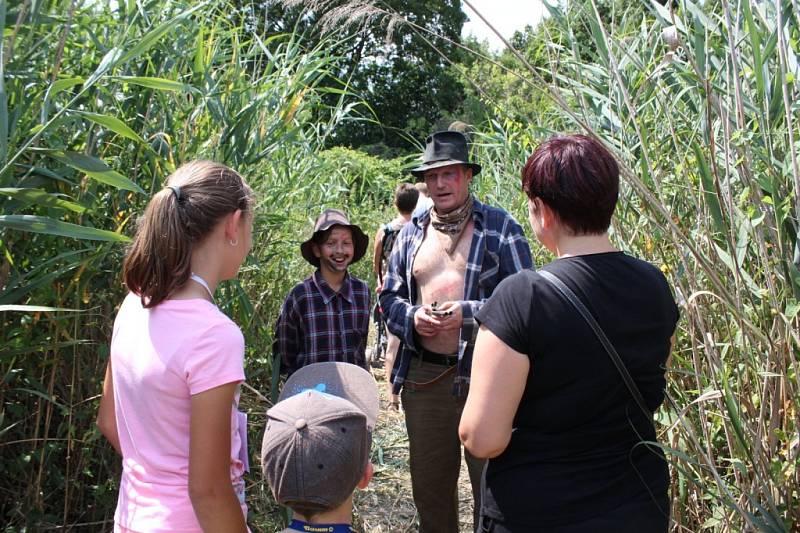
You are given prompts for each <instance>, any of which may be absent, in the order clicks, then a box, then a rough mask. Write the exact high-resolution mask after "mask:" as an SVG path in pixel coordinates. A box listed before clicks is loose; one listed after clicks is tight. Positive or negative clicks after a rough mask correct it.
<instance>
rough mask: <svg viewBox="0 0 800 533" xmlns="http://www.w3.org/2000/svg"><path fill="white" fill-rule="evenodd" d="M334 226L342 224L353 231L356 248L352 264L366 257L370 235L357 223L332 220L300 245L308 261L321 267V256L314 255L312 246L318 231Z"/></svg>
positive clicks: (354, 246) (304, 257) (301, 251)
mask: <svg viewBox="0 0 800 533" xmlns="http://www.w3.org/2000/svg"><path fill="white" fill-rule="evenodd" d="M333 226H341V227H343V228H349V229H350V231H352V232H353V248H354V249H353V260H352V261H350V264H351V265H352V264H353V263H355V262H356V261H358V260H359V259H361V258H362V257H364V254H366V253H367V247H368V246H369V237H367V235H366V234H365V233H364V232H363V231H361V228H360V227H358V226H357V225H356V224H342V223H341V222H331V223H330V224H327V225H325V226H323V227H321V228H319V229H318V230H317V231H315V232H314V233H312V234H311V237H309V238H308V239H306V241H305V242H303V244H301V245H300V253H301V254H302V256H303V259H305V260H306V261H308V262H309V263H311V264H312V265H313V266H315V267H317V268H319V258H318V257H317V256H316V255H314V249H313V248H312V246H313V244H314V237H316V235H317V233H320V232H322V231H327V230H329V229H330V228H332V227H333Z"/></svg>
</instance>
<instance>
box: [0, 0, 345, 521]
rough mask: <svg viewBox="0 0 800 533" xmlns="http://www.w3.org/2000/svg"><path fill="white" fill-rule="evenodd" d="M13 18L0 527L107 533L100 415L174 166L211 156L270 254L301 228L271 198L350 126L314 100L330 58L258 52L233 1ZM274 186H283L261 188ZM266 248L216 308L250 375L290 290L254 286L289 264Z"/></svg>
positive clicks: (2, 236)
mask: <svg viewBox="0 0 800 533" xmlns="http://www.w3.org/2000/svg"><path fill="white" fill-rule="evenodd" d="M3 9H6V12H5V14H3V13H0V15H3V16H0V23H5V33H4V37H5V38H4V40H3V42H2V48H0V65H1V66H2V67H0V68H2V76H1V77H0V127H2V128H3V131H0V138H2V140H3V142H2V143H0V152H2V153H0V156H2V157H0V335H1V336H2V348H0V374H1V375H2V379H3V381H2V387H0V404H2V411H0V455H1V456H2V461H1V462H0V465H2V466H0V472H2V474H3V475H2V478H3V481H2V482H0V491H2V492H3V494H4V497H3V498H2V499H0V502H2V503H0V516H2V521H3V523H5V524H7V526H6V527H8V528H10V529H21V528H25V527H28V528H32V529H37V530H39V529H45V528H48V527H58V526H61V527H78V526H85V527H88V528H93V529H103V528H108V527H109V525H110V519H111V517H112V515H113V510H114V507H115V500H116V494H115V492H116V483H117V479H118V475H119V461H118V459H117V458H116V457H114V456H113V453H112V452H111V450H110V448H109V447H108V446H107V445H106V444H105V443H104V441H103V439H101V438H100V436H99V433H98V432H97V430H96V429H95V427H94V416H95V412H96V404H97V400H98V394H99V391H100V380H101V378H102V375H103V369H104V367H105V364H106V360H107V358H108V344H109V339H110V333H111V317H113V315H114V310H115V305H116V302H118V301H119V300H120V299H121V297H122V296H123V287H122V284H121V281H120V278H119V272H120V265H121V258H122V252H123V249H122V246H121V245H123V244H124V243H125V242H126V241H128V240H129V238H130V236H131V235H132V232H133V227H132V226H133V223H134V221H135V218H136V217H137V216H139V214H141V212H142V210H143V207H144V205H145V204H146V202H147V200H148V198H149V195H150V194H151V193H152V192H154V191H157V190H159V189H160V187H161V184H162V182H163V179H164V178H165V177H166V176H167V175H168V174H169V173H170V172H171V171H172V170H174V168H175V167H176V166H177V165H179V164H180V163H181V162H183V161H187V160H191V159H196V158H212V159H217V160H220V161H222V162H225V163H227V164H230V165H232V166H234V167H236V168H237V169H238V170H240V171H241V172H242V173H243V174H244V175H245V176H246V177H247V178H248V180H249V181H250V182H251V183H252V184H253V185H254V187H255V188H256V189H257V190H258V191H259V194H260V199H261V200H260V204H259V211H258V213H257V222H256V226H257V229H256V232H257V235H259V236H263V237H265V238H267V239H271V238H272V236H273V235H274V234H275V232H277V231H278V230H281V229H283V228H282V226H283V224H284V222H285V221H286V220H288V219H290V218H291V217H293V216H295V215H294V214H292V212H293V202H294V199H293V198H289V197H284V196H282V192H281V191H280V190H278V188H280V187H282V186H285V185H286V184H287V183H289V180H291V179H295V180H297V178H298V174H297V172H299V171H301V170H302V169H303V168H305V167H309V168H313V165H312V164H311V163H308V162H307V161H308V160H309V159H314V153H315V152H316V148H317V147H319V146H321V142H322V137H324V135H325V134H326V132H327V131H328V130H329V129H330V128H332V127H333V126H334V125H335V122H336V120H341V119H342V117H343V115H346V114H344V113H342V109H341V107H337V108H333V109H330V108H327V107H326V106H325V105H324V104H323V102H322V98H321V94H322V93H323V91H326V90H328V89H324V88H322V87H320V86H319V82H320V80H322V79H323V78H324V77H325V76H326V75H327V73H328V67H329V65H330V62H331V61H333V58H330V57H329V56H328V55H327V54H326V52H325V49H324V46H325V44H324V43H322V44H321V45H320V47H319V48H317V49H313V50H306V49H304V48H303V47H302V45H301V43H299V42H298V40H297V39H296V38H294V37H293V36H291V35H285V36H276V37H273V38H272V39H271V40H269V41H262V40H261V39H260V38H259V37H258V36H256V35H253V34H252V33H251V32H250V31H249V30H248V28H247V27H246V22H245V20H244V19H243V18H242V17H240V16H239V15H238V14H237V13H239V12H237V9H238V4H237V3H234V2H231V3H228V2H205V3H199V4H198V3H195V2H171V1H170V2H167V1H157V0H150V1H147V2H132V1H121V2H116V3H113V4H112V3H108V4H106V3H89V4H86V5H85V4H83V3H79V2H71V3H64V2H55V1H51V2H23V3H20V4H18V5H16V6H15V7H13V8H7V4H6V3H5V2H2V3H0V11H2V10H3ZM340 93H341V90H340ZM312 117H321V118H320V119H314V121H313V122H312V120H311V119H312ZM314 164H316V163H314ZM273 175H275V176H284V177H285V180H286V181H284V182H282V181H280V180H269V185H267V181H268V179H267V178H270V177H271V176H273ZM317 186H319V187H321V188H323V189H324V187H325V184H324V180H319V181H318V185H317ZM273 187H274V189H273ZM298 194H301V195H302V191H301V192H300V193H298ZM294 203H295V204H298V203H299V202H294ZM269 244H270V243H269V242H266V244H265V245H264V246H262V247H260V249H259V250H257V253H256V254H254V257H253V260H252V262H251V263H250V264H249V265H247V266H246V267H245V269H244V272H243V275H242V277H241V280H240V281H238V282H232V283H230V284H227V285H226V286H225V287H223V289H222V295H221V298H220V299H221V301H222V304H221V305H222V307H223V308H224V310H225V311H226V312H227V313H228V314H229V315H231V316H233V317H234V318H235V319H236V320H237V322H238V323H240V324H242V325H243V326H244V327H245V333H246V335H247V337H248V346H250V347H251V348H250V352H249V353H248V358H247V360H248V373H252V374H255V375H258V373H259V372H260V371H261V365H260V364H259V362H260V360H261V359H260V354H261V353H263V352H264V349H265V346H267V341H266V340H265V338H264V335H262V333H263V331H264V330H263V329H262V326H263V324H266V323H268V322H269V321H270V319H269V318H267V317H268V316H269V315H267V314H265V312H264V310H263V306H262V307H259V303H262V302H263V301H268V302H270V305H272V304H271V302H272V301H273V300H274V299H277V298H282V296H283V293H284V292H285V290H286V283H288V282H287V281H283V280H280V281H276V282H274V283H272V284H270V283H265V284H258V283H256V282H255V281H253V280H254V279H256V278H257V277H259V276H260V274H261V271H262V270H263V271H270V269H272V268H273V267H272V265H273V264H274V263H277V262H280V261H281V258H280V256H279V255H277V254H276V253H275V251H273V250H271V249H270V246H269ZM278 250H279V253H283V250H282V249H280V248H278ZM248 285H255V286H257V288H258V289H260V290H262V291H263V292H261V293H258V299H251V298H249V297H248V295H249V294H254V292H253V291H251V290H250V288H251V287H249V286H248ZM278 295H280V296H278ZM270 309H271V308H270ZM247 394H249V391H246V392H245V395H247Z"/></svg>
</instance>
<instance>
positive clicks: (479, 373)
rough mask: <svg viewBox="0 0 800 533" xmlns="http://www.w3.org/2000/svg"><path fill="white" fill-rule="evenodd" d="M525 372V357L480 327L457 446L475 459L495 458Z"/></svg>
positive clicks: (516, 404)
mask: <svg viewBox="0 0 800 533" xmlns="http://www.w3.org/2000/svg"><path fill="white" fill-rule="evenodd" d="M529 371H530V360H529V359H528V357H527V356H526V355H524V354H521V353H519V352H517V351H515V350H512V349H511V348H510V347H509V346H508V345H507V344H506V343H504V342H503V341H502V340H500V339H499V338H498V337H497V336H496V335H495V334H494V333H492V332H491V331H490V330H489V329H487V328H486V327H485V326H481V328H480V330H479V331H478V338H477V339H476V340H475V353H474V355H473V356H472V373H471V376H472V377H471V379H470V385H469V395H468V396H467V403H466V405H465V406H464V412H463V413H462V415H461V423H460V424H459V426H458V435H459V437H460V438H461V442H463V443H464V447H465V448H466V449H467V450H469V452H470V453H471V454H472V455H474V456H475V457H478V458H492V457H497V456H498V455H500V454H501V453H503V451H504V450H505V449H506V446H508V442H509V441H510V440H511V430H512V423H513V421H514V416H515V415H516V413H517V407H519V401H520V398H522V393H523V392H524V391H525V383H526V382H527V380H528V372H529Z"/></svg>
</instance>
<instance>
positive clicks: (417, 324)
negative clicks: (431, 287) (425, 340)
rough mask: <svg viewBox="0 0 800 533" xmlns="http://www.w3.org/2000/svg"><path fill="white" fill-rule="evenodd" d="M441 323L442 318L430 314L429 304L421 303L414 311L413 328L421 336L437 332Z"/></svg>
mask: <svg viewBox="0 0 800 533" xmlns="http://www.w3.org/2000/svg"><path fill="white" fill-rule="evenodd" d="M442 318H444V317H442ZM441 324H442V319H441V318H439V317H436V316H433V315H432V314H431V306H430V305H423V306H421V307H420V308H419V309H417V312H416V313H414V329H415V330H416V331H417V333H419V334H420V335H422V336H423V337H433V336H434V335H436V334H437V333H439V331H441V329H442V326H441Z"/></svg>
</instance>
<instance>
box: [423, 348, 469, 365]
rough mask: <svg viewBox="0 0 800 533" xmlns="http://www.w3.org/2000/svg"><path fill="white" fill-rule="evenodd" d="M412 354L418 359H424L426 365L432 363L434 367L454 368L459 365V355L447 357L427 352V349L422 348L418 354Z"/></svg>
mask: <svg viewBox="0 0 800 533" xmlns="http://www.w3.org/2000/svg"><path fill="white" fill-rule="evenodd" d="M412 353H413V356H414V357H416V358H417V359H422V360H423V361H425V362H426V363H431V364H434V365H444V366H454V365H456V364H458V355H445V354H441V353H436V352H432V351H430V350H426V349H425V348H422V349H421V350H420V351H418V352H412Z"/></svg>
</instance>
